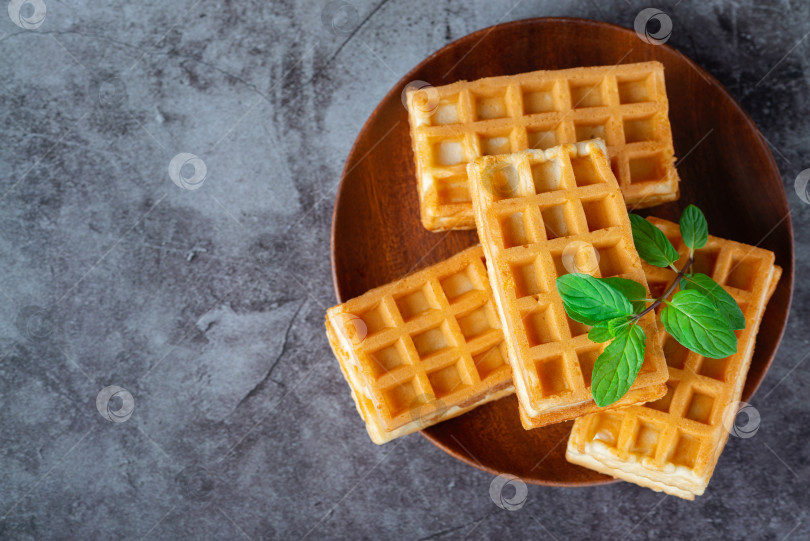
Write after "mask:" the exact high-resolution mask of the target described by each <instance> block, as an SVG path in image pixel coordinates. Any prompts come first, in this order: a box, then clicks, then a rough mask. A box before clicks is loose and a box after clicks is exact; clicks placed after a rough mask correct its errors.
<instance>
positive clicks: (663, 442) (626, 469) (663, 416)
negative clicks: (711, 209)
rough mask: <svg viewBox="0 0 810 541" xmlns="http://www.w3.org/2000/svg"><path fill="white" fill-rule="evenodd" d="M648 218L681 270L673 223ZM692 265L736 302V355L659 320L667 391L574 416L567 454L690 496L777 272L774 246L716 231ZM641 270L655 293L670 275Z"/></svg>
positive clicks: (731, 411)
mask: <svg viewBox="0 0 810 541" xmlns="http://www.w3.org/2000/svg"><path fill="white" fill-rule="evenodd" d="M650 221H651V222H653V223H654V224H655V225H657V226H658V227H659V228H660V229H661V230H662V231H663V232H664V233H665V234H666V236H667V237H669V239H670V240H671V241H672V243H673V245H675V246H676V247H677V248H678V251H679V253H680V254H681V260H680V261H679V262H678V264H677V266H678V268H680V267H681V266H682V265H683V264H684V263H685V262H686V258H687V255H688V249H687V248H686V246H685V245H684V244H683V242H682V241H681V238H680V232H679V229H678V226H677V224H674V223H672V222H667V221H665V220H660V219H655V218H651V219H650ZM693 267H694V268H693V271H694V272H701V273H703V274H707V275H709V276H711V277H712V278H714V280H715V281H716V282H717V283H719V284H721V285H723V287H724V288H725V289H726V291H728V292H729V293H730V294H731V295H732V296H733V297H734V299H735V300H736V301H737V303H738V304H739V305H740V307H741V308H742V311H743V314H744V315H745V322H746V326H745V329H744V330H741V331H737V337H738V346H737V353H735V354H734V355H732V356H731V357H727V358H725V359H708V358H704V357H701V356H700V355H698V354H697V353H694V352H691V351H689V350H687V349H686V348H684V347H683V346H681V345H680V344H679V343H678V342H676V341H675V340H674V339H673V338H672V337H671V336H669V335H668V334H667V333H666V332H665V331H664V330H663V326H662V327H661V344H662V346H663V349H664V354H665V356H666V360H667V364H668V366H669V381H668V382H667V389H668V390H667V394H666V396H665V397H664V398H661V399H660V400H658V401H655V402H651V403H648V404H644V405H643V406H638V405H637V406H631V407H628V408H625V409H622V410H620V411H613V412H607V413H597V414H593V415H588V416H586V417H581V418H580V419H577V420H576V422H575V423H574V427H573V429H572V430H571V437H570V439H569V440H568V449H567V452H566V457H567V458H568V460H569V461H570V462H573V463H574V464H579V465H581V466H585V467H587V468H591V469H593V470H596V471H599V472H602V473H605V474H607V475H612V476H614V477H618V478H620V479H624V480H625V481H630V482H632V483H636V484H638V485H641V486H645V487H649V488H652V489H653V490H656V491H662V490H663V491H664V492H666V493H668V494H672V495H674V496H679V497H681V498H685V499H688V500H692V499H694V497H695V495H701V494H703V492H704V490H705V489H706V486H707V484H708V482H709V479H710V478H711V476H712V473H713V472H714V468H715V466H716V465H717V460H718V458H719V457H720V453H721V452H722V450H723V447H724V446H725V444H726V441H727V440H728V436H729V430H730V429H731V427H732V426H733V423H734V418H735V416H736V414H737V404H738V402H739V400H740V396H741V394H742V389H743V385H744V383H745V376H746V374H747V372H748V367H749V365H750V363H751V357H752V356H753V353H754V342H755V339H756V335H757V331H758V329H759V324H760V321H761V320H762V315H763V313H764V311H765V306H766V304H767V302H768V299H769V298H770V296H771V294H772V293H773V290H774V289H775V287H776V283H777V282H778V281H779V277H780V275H781V273H782V269H781V268H780V267H778V266H774V254H773V253H772V252H769V251H767V250H763V249H760V248H755V247H753V246H747V245H745V244H740V243H738V242H733V241H730V240H724V239H719V238H717V237H709V242H708V243H707V244H706V246H705V247H704V248H701V249H700V250H697V251H696V257H695V263H694V266H693ZM644 269H645V272H646V273H647V279H648V281H649V283H650V288H651V289H652V290H653V291H654V292H655V293H654V294H656V293H659V294H660V293H661V292H662V291H663V290H664V289H665V288H666V287H667V285H668V284H669V283H670V282H671V281H672V280H673V278H674V277H675V273H674V271H672V270H670V269H662V268H658V267H652V266H650V265H646V264H645V266H644Z"/></svg>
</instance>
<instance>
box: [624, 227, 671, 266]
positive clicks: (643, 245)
mask: <svg viewBox="0 0 810 541" xmlns="http://www.w3.org/2000/svg"><path fill="white" fill-rule="evenodd" d="M630 225H631V226H632V229H633V244H635V245H636V250H637V251H638V255H639V256H641V259H643V260H644V261H646V262H647V263H649V264H650V265H655V266H656V267H668V266H669V265H671V264H672V263H675V262H676V261H678V259H680V255H679V254H678V251H677V250H676V249H675V247H674V246H673V245H672V243H671V242H669V239H668V238H667V236H666V235H664V233H663V232H662V231H661V230H660V229H658V228H657V227H655V226H654V225H653V224H651V223H650V222H648V221H647V220H645V219H644V218H642V217H641V216H639V215H638V214H631V215H630Z"/></svg>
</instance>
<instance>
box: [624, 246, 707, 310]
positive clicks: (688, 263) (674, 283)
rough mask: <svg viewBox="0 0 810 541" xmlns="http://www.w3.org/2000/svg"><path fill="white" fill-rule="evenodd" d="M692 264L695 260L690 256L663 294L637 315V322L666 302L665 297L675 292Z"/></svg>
mask: <svg viewBox="0 0 810 541" xmlns="http://www.w3.org/2000/svg"><path fill="white" fill-rule="evenodd" d="M694 262H695V258H694V257H691V256H690V257H689V259H688V260H687V261H686V263H685V264H684V266H683V268H682V269H681V270H679V271H678V275H677V276H675V279H674V280H673V281H672V283H671V284H669V287H668V288H667V290H666V291H665V292H664V294H663V295H661V297H659V298H658V299H657V300H656V301H655V302H653V303H652V304H651V305H649V306H648V307H647V308H645V309H644V311H643V312H641V313H640V314H639V315H637V316H636V319H637V320H638V319H641V318H642V317H644V316H645V315H647V314H648V313H650V312H652V311H653V310H655V309H656V308H658V307H659V306H661V303H663V302H664V301H665V300H666V298H667V297H669V296H670V295H672V292H673V291H675V288H676V287H677V286H678V284H679V283H680V282H681V278H683V275H684V274H686V271H687V270H689V267H691V266H692V263H694ZM673 268H675V267H673ZM675 270H677V268H675Z"/></svg>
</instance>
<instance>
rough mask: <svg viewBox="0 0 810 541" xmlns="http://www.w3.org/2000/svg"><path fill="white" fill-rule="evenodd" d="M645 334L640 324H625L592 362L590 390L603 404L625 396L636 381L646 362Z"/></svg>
mask: <svg viewBox="0 0 810 541" xmlns="http://www.w3.org/2000/svg"><path fill="white" fill-rule="evenodd" d="M646 338H647V337H646V335H645V334H644V330H643V329H642V328H641V327H639V326H638V325H630V326H629V327H622V332H621V333H620V334H619V336H617V337H616V339H615V340H613V342H611V343H610V344H608V346H607V347H606V348H605V351H603V352H602V353H601V354H600V355H599V357H597V359H596V363H594V365H593V376H592V377H591V393H592V394H593V399H594V402H596V405H597V406H599V407H600V408H603V407H605V406H609V405H611V404H613V403H614V402H616V401H617V400H619V399H620V398H621V397H623V396H624V395H625V394H626V393H627V391H628V389H630V387H631V386H632V385H633V382H634V381H636V376H637V375H638V371H639V369H640V368H641V364H642V363H643V362H644V350H645V343H644V342H645V340H646Z"/></svg>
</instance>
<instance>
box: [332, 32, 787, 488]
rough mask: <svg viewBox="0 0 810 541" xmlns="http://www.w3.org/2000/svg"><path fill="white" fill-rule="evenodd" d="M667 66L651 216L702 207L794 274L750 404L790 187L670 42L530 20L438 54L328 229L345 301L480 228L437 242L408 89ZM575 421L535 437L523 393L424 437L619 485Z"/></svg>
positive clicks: (353, 174) (383, 110)
mask: <svg viewBox="0 0 810 541" xmlns="http://www.w3.org/2000/svg"><path fill="white" fill-rule="evenodd" d="M645 60H659V61H661V62H663V64H664V66H665V68H666V71H665V73H666V82H667V94H668V96H669V100H670V119H671V122H672V132H673V136H674V140H675V151H676V153H677V155H678V156H679V157H680V159H681V161H680V162H679V163H678V170H679V172H680V175H681V179H682V182H681V199H680V201H678V202H677V203H671V204H667V205H663V206H659V207H655V208H653V209H650V210H648V211H646V213H647V214H650V213H653V214H655V215H656V216H660V217H662V218H669V219H675V220H677V218H678V217H679V216H680V209H682V208H683V207H685V206H686V205H688V204H689V203H694V204H696V205H698V206H699V207H700V208H701V209H703V211H704V212H705V213H706V216H707V218H708V220H709V226H710V227H709V229H710V231H711V233H712V234H714V235H717V236H720V237H725V238H729V239H734V240H738V241H741V242H745V243H748V244H756V245H759V246H762V247H763V248H767V249H768V250H772V251H774V252H775V253H776V261H777V264H779V265H781V266H782V268H783V269H784V274H783V275H782V279H781V281H780V283H779V287H778V288H777V290H776V293H775V294H774V296H773V298H772V299H771V301H770V304H769V305H768V310H767V312H766V314H765V317H764V320H763V322H762V327H761V330H760V332H759V336H758V337H757V347H756V353H755V354H754V359H753V363H752V365H751V370H750V372H749V374H748V381H747V382H746V386H745V391H744V393H743V399H744V400H748V399H749V398H750V397H751V395H752V394H753V393H754V391H755V390H756V388H757V386H758V385H759V383H760V382H761V381H762V378H763V376H764V375H765V372H766V371H767V370H768V366H769V365H770V363H771V360H772V359H773V357H774V354H775V353H776V349H777V347H778V345H779V341H780V339H781V337H782V332H783V330H784V328H785V322H786V320H787V316H788V310H789V307H790V298H791V293H792V290H793V228H792V225H791V221H790V215H789V211H788V204H787V199H786V196H785V191H784V188H783V186H782V178H781V175H780V174H779V170H778V169H777V167H776V163H774V160H773V156H771V153H770V150H769V149H768V146H767V144H766V142H765V141H764V139H763V137H762V136H761V135H760V133H759V131H758V130H757V128H756V126H755V125H754V123H753V121H752V120H751V118H750V117H749V116H748V115H747V114H746V113H745V111H743V110H742V108H741V107H740V105H739V104H738V103H737V102H736V101H735V100H734V99H733V98H732V97H731V96H730V95H729V93H728V91H726V89H725V88H723V86H722V85H721V84H720V83H719V82H718V81H717V80H715V79H714V78H713V77H712V76H711V75H709V74H708V73H707V72H705V71H704V70H703V69H701V68H700V67H698V66H697V65H696V64H695V63H694V62H692V61H691V60H689V59H688V58H687V57H685V56H684V55H683V54H681V53H679V52H678V51H676V50H675V49H673V48H671V47H668V46H666V45H659V46H655V45H650V44H647V43H645V42H644V41H642V40H641V39H639V38H638V36H636V34H635V32H633V31H632V30H627V29H625V28H621V27H618V26H613V25H610V24H606V23H602V22H595V21H587V20H580V19H557V18H547V19H529V20H523V21H516V22H511V23H507V24H501V25H498V26H494V27H491V28H486V29H484V30H479V31H478V32H475V33H473V34H470V35H469V36H466V37H464V38H461V39H460V40H458V41H455V42H453V43H451V44H449V45H447V46H446V47H444V48H443V49H441V50H439V51H438V52H436V53H434V54H433V55H431V56H430V57H428V58H427V59H426V60H425V61H423V62H422V63H421V64H419V65H418V66H416V67H415V68H414V69H413V70H411V72H410V73H408V74H407V75H405V77H403V78H402V80H400V81H399V83H398V84H397V85H396V86H395V87H394V88H393V89H391V91H390V92H389V93H388V94H387V95H386V96H385V98H383V100H382V102H380V104H379V105H378V106H377V108H376V109H375V110H374V112H373V113H372V115H371V117H370V118H369V119H368V121H367V122H366V124H365V126H364V127H363V129H362V131H361V132H360V134H359V135H358V136H357V140H356V141H355V143H354V146H353V147H352V150H351V152H350V153H349V157H348V159H347V160H346V166H345V169H344V171H343V178H342V179H341V183H340V187H339V189H338V192H337V199H336V201H335V210H334V216H333V221H332V272H333V280H334V284H335V291H336V293H337V298H338V300H339V301H340V302H343V301H345V300H347V299H350V298H352V297H356V296H358V295H360V294H362V293H364V292H365V291H367V290H368V289H371V288H373V287H376V286H379V285H382V284H385V283H387V282H390V281H392V280H395V279H398V278H400V277H402V276H404V275H405V274H407V273H408V272H410V271H412V270H415V269H416V268H420V267H424V266H427V265H430V264H433V263H436V262H438V261H441V260H443V259H446V258H447V257H449V256H451V255H452V254H454V253H456V252H458V251H459V250H461V249H463V248H466V247H467V246H470V245H472V244H474V243H476V242H478V238H477V235H476V234H475V232H466V231H465V232H451V233H430V232H428V231H426V230H425V229H423V228H422V225H421V224H420V222H419V206H418V201H417V193H416V180H415V173H414V164H413V154H412V152H411V141H410V135H409V131H408V118H407V111H406V110H405V107H404V106H403V105H402V101H401V93H402V90H403V88H404V87H405V85H407V84H408V83H409V82H411V81H415V80H420V81H426V82H428V83H430V84H432V85H435V86H438V85H442V84H447V83H451V82H454V81H457V80H460V79H467V80H473V79H478V78H480V77H487V76H492V75H507V74H515V73H521V72H526V71H532V70H538V69H562V68H571V67H577V66H600V65H613V64H616V63H619V62H621V63H629V62H640V61H645ZM570 428H571V422H568V423H563V424H558V425H553V426H550V427H546V428H542V429H538V430H532V431H525V430H523V428H522V427H521V425H520V420H519V419H518V413H517V400H516V399H515V397H514V396H513V397H509V398H505V399H503V400H500V401H497V402H495V403H492V404H488V405H486V406H483V407H481V408H478V409H476V410H474V411H473V412H470V413H468V414H466V415H463V416H461V417H458V418H456V419H453V420H451V421H447V422H444V423H441V424H439V425H437V426H435V427H431V428H430V429H428V430H425V431H424V432H423V434H424V435H425V437H426V438H428V439H429V440H430V441H431V442H433V443H434V444H436V445H437V446H438V447H440V448H441V449H443V450H445V451H446V452H448V453H449V454H451V455H453V456H454V457H456V458H458V459H459V460H462V461H464V462H466V463H468V464H470V465H472V466H475V467H478V468H481V469H483V470H486V471H488V472H491V473H494V474H500V473H509V474H513V475H516V476H518V477H520V478H521V479H523V480H524V481H526V482H531V483H536V484H543V485H568V486H571V485H588V484H597V483H605V482H609V481H611V479H610V478H609V477H606V476H604V475H601V474H598V473H596V472H593V471H591V470H587V469H585V468H581V467H579V466H574V465H572V464H569V463H568V462H566V460H565V446H566V440H567V437H568V433H569V431H570Z"/></svg>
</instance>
